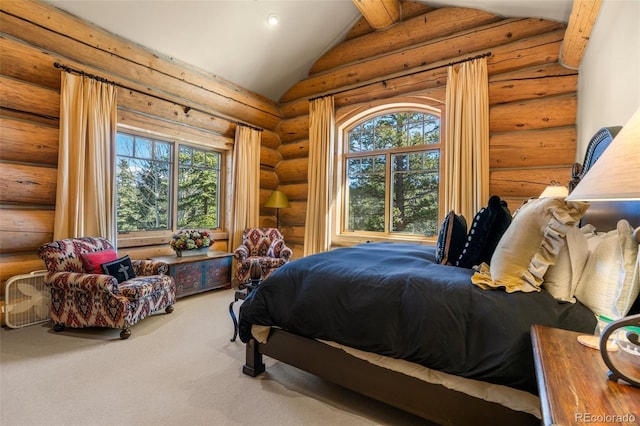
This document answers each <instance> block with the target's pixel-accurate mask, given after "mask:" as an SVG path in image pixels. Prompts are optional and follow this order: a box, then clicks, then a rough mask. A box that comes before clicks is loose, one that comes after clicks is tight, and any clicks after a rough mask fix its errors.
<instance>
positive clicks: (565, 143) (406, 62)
mask: <svg viewBox="0 0 640 426" xmlns="http://www.w3.org/2000/svg"><path fill="white" fill-rule="evenodd" d="M401 6H402V12H403V13H402V16H403V18H402V19H403V20H402V21H401V22H399V23H397V24H395V25H393V26H391V27H390V28H388V29H387V30H385V31H373V30H372V28H371V27H370V26H368V24H367V22H366V21H364V20H363V19H361V20H360V21H359V22H357V23H356V24H355V25H354V27H353V28H352V30H351V31H350V32H349V34H348V35H347V37H346V39H345V41H344V42H343V43H340V44H338V45H337V46H336V47H335V48H333V49H331V50H329V51H328V52H326V54H325V55H323V56H322V57H321V58H319V59H318V61H317V62H316V63H315V64H314V65H313V67H312V68H311V71H310V74H309V76H308V78H306V79H304V80H302V81H300V82H298V83H297V84H295V85H294V86H292V87H291V88H290V89H289V90H288V91H287V92H286V93H285V94H284V95H283V96H282V98H281V100H280V103H279V104H276V103H274V102H272V101H270V100H268V99H266V98H264V97H262V96H260V95H257V94H254V93H251V92H249V91H247V90H245V89H243V88H241V87H238V86H236V85H234V84H232V83H230V82H228V81H225V80H222V79H220V78H219V77H217V76H215V75H211V74H208V73H206V72H204V71H202V70H199V69H196V68H193V67H191V66H189V65H188V64H184V63H181V62H179V61H176V60H174V59H170V58H166V57H161V56H159V55H157V54H156V53H153V52H150V51H148V50H146V49H144V48H142V47H140V46H137V45H135V44H132V43H128V42H127V41H126V40H123V39H121V38H119V37H117V36H114V35H113V34H110V33H108V32H105V31H102V30H101V29H99V28H96V27H95V26H93V25H91V24H89V23H87V22H84V21H81V20H79V19H77V18H75V17H73V16H72V15H69V14H67V13H66V12H64V11H61V10H59V9H57V8H55V7H52V6H49V5H47V4H45V3H41V2H39V1H37V0H4V1H3V2H2V3H0V94H1V96H0V144H1V146H2V149H1V150H0V167H1V173H0V282H1V283H4V281H6V279H8V278H9V277H11V276H13V275H17V274H21V273H25V272H29V271H32V270H36V269H42V268H43V264H42V262H41V261H40V259H39V258H38V256H37V248H38V247H39V245H41V244H42V243H44V242H47V241H50V240H51V238H52V235H53V217H54V208H55V192H56V175H57V146H58V117H59V102H60V94H59V87H60V71H59V70H57V69H56V68H54V66H53V63H54V62H56V61H57V62H60V63H63V64H64V65H68V66H71V67H74V68H78V69H82V70H84V71H86V72H89V73H93V74H97V75H100V76H103V77H105V78H107V79H109V80H111V81H115V82H116V83H118V84H121V85H123V86H125V87H128V88H130V89H133V90H126V89H122V88H120V89H118V104H119V108H118V120H119V122H120V123H122V124H126V125H128V126H133V127H144V126H145V125H149V124H150V123H153V125H155V126H159V127H160V130H161V131H163V132H166V133H167V134H171V135H173V136H175V137H178V138H181V139H186V140H192V141H198V143H205V144H207V143H210V144H212V145H215V146H220V145H226V146H230V145H231V144H232V143H233V136H234V133H235V127H236V123H237V121H241V122H245V123H248V124H251V125H253V126H257V127H261V128H263V129H265V130H264V132H263V133H262V147H261V166H260V178H261V184H260V189H259V190H260V202H261V205H263V204H264V203H265V202H266V199H267V198H268V196H269V194H270V193H271V191H272V190H274V189H276V188H279V189H281V190H283V191H284V192H285V193H286V194H287V196H288V197H289V200H290V202H291V207H290V208H288V209H281V210H280V222H281V228H283V232H284V233H285V236H286V239H287V244H288V245H289V246H290V247H291V248H292V249H293V250H294V257H300V256H302V253H303V244H304V228H305V216H306V207H307V188H308V182H307V169H308V153H309V141H308V125H309V117H308V98H310V97H314V96H318V95H322V94H327V93H331V92H337V91H340V92H341V93H339V94H337V95H336V96H335V104H336V107H337V108H338V112H339V114H349V113H350V112H351V111H355V110H357V109H358V108H362V107H363V105H366V104H368V103H371V102H379V101H381V100H384V99H391V98H398V97H414V98H415V97H420V98H422V99H428V100H430V101H429V102H431V103H432V104H433V103H435V104H438V103H440V104H442V103H443V102H444V96H445V90H444V89H445V86H444V85H445V82H446V67H442V68H437V69H432V68H434V67H436V66H440V65H446V64H447V63H449V62H452V61H455V60H458V59H462V58H466V57H468V56H474V55H476V54H481V53H485V52H487V51H491V52H492V55H491V57H489V59H488V70H489V80H490V83H489V84H490V87H489V97H490V103H491V109H490V129H491V136H490V144H491V148H490V162H491V173H490V179H491V183H490V188H491V192H492V193H495V194H499V195H501V196H503V197H504V198H506V199H507V200H508V201H509V202H510V205H511V206H517V205H518V204H519V203H521V202H522V201H523V200H525V199H526V198H528V197H531V196H537V195H538V194H539V193H540V192H541V191H542V189H543V188H544V187H545V186H546V185H547V184H548V183H549V182H550V181H551V180H557V181H560V182H565V181H568V180H569V176H570V165H571V164H572V162H573V159H574V157H575V144H576V132H575V116H576V83H577V71H575V70H568V69H565V68H563V67H562V66H560V64H559V62H558V55H559V50H560V44H561V43H562V39H563V35H564V28H565V25H564V24H562V23H558V22H553V21H548V20H542V19H525V18H518V19H510V18H505V17H501V16H496V15H493V14H490V13H486V12H482V11H479V10H473V9H466V8H441V9H434V8H431V7H427V6H425V5H421V4H419V3H413V2H408V1H403V2H402V5H401ZM428 69H431V70H430V71H425V70H428ZM416 71H423V72H420V73H415V72H416ZM382 80H386V84H382V83H378V84H373V85H369V86H367V87H361V86H362V84H363V83H367V82H375V81H382ZM160 98H162V99H160ZM185 106H188V107H190V108H191V110H189V111H188V112H185ZM260 220H261V225H264V226H274V225H275V211H274V209H267V208H261V212H260ZM217 244H218V246H217V247H216V248H220V249H230V248H229V247H228V246H227V242H226V241H224V240H222V241H219V242H217ZM231 249H232V248H231ZM121 251H122V252H123V253H128V254H130V255H131V256H132V257H137V258H143V257H149V256H157V255H161V254H167V253H168V247H167V246H166V243H165V242H163V241H160V240H149V241H146V242H145V241H138V242H130V243H129V247H126V248H124V249H123V250H121Z"/></svg>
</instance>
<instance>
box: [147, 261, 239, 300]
mask: <svg viewBox="0 0 640 426" xmlns="http://www.w3.org/2000/svg"><path fill="white" fill-rule="evenodd" d="M232 257H233V254H232V253H227V252H224V251H214V250H210V251H209V252H207V254H203V255H198V256H183V257H178V256H160V257H153V258H151V260H158V261H161V262H164V263H167V264H169V274H170V275H171V276H172V277H173V279H174V280H175V282H176V297H184V296H188V295H191V294H196V293H200V292H203V291H207V290H213V289H215V288H221V287H224V288H231V258H232Z"/></svg>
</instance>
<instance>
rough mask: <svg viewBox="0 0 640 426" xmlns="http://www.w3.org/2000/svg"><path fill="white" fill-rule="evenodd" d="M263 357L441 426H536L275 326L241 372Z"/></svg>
mask: <svg viewBox="0 0 640 426" xmlns="http://www.w3.org/2000/svg"><path fill="white" fill-rule="evenodd" d="M619 130H620V127H609V128H603V129H601V130H600V131H598V132H597V133H596V135H594V137H593V138H592V139H591V141H590V143H589V145H588V147H587V152H586V155H585V161H584V162H583V163H582V164H584V167H583V166H582V165H581V164H579V163H576V164H575V165H574V167H573V173H572V175H573V176H572V181H571V183H570V185H569V186H570V188H571V189H573V188H574V187H575V185H577V184H578V182H579V181H580V179H581V178H582V177H583V176H584V174H585V173H586V171H587V170H588V169H589V168H590V167H591V166H592V165H593V163H594V162H595V161H596V160H597V158H598V157H599V155H600V153H601V152H602V151H603V150H604V148H606V146H608V144H609V143H610V142H611V141H612V140H613V138H614V137H615V135H616V134H617V133H618V131H619ZM631 203H634V204H631ZM639 210H640V209H638V203H637V202H610V203H603V204H599V205H597V206H596V207H595V208H594V205H592V206H591V207H590V208H589V210H588V211H587V215H588V216H587V215H585V219H586V220H585V221H584V223H591V224H594V225H596V223H594V222H597V225H596V227H597V229H598V230H599V231H608V230H611V229H615V227H616V223H617V221H618V220H619V219H621V218H625V219H627V220H629V222H630V223H631V225H632V226H638V225H640V212H639ZM263 355H267V356H269V357H271V358H274V359H277V360H279V361H281V362H284V363H286V364H289V365H292V366H294V367H297V368H299V369H301V370H304V371H306V372H309V373H311V374H314V375H316V376H318V377H321V378H323V379H325V380H328V381H330V382H333V383H335V384H338V385H341V386H343V387H346V388H348V389H351V390H353V391H355V392H358V393H361V394H363V395H367V396H369V397H371V398H374V399H376V400H379V401H382V402H384V403H387V404H389V405H392V406H394V407H396V408H399V409H401V410H404V411H407V412H410V413H413V414H415V415H417V416H420V417H422V418H424V419H427V420H430V421H433V422H436V423H439V424H455V425H467V424H468V425H477V424H501V425H507V424H509V425H539V424H540V422H541V421H540V419H538V418H536V417H535V416H534V415H532V414H529V413H525V412H521V411H516V410H512V409H510V408H508V407H505V406H503V405H501V404H498V403H494V402H490V401H486V400H483V399H480V398H476V397H473V396H470V395H467V394H465V393H463V392H459V391H456V390H452V389H449V388H447V387H445V386H443V385H438V384H433V383H428V382H425V381H422V380H419V379H416V378H414V377H411V376H408V375H405V374H402V373H399V372H396V371H393V370H389V369H387V368H384V367H379V366H376V365H374V364H371V363H369V362H368V361H365V360H362V359H360V358H357V357H355V356H352V355H350V354H348V353H347V352H345V351H343V350H341V349H338V348H334V347H332V346H329V345H327V344H324V343H322V342H319V341H316V340H314V339H309V338H306V337H302V336H299V335H296V334H293V333H289V332H287V331H283V330H281V329H277V328H272V329H271V332H270V334H269V338H268V339H267V343H264V344H261V343H258V342H257V341H255V340H254V339H252V340H250V341H249V342H248V343H247V345H246V364H245V365H244V367H243V372H244V373H245V374H247V375H249V376H254V377H255V376H257V375H258V374H260V373H262V372H264V371H265V364H264V362H263V359H262V357H263Z"/></svg>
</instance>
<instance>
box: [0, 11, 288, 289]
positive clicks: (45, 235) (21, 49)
mask: <svg viewBox="0 0 640 426" xmlns="http://www.w3.org/2000/svg"><path fill="white" fill-rule="evenodd" d="M54 62H60V63H62V64H64V65H67V66H70V67H72V68H76V69H79V70H82V71H84V72H87V73H92V74H96V75H99V76H101V77H104V78H106V79H108V80H110V81H114V82H116V83H117V84H119V85H120V86H124V87H118V89H117V90H118V123H119V124H120V125H122V126H124V128H125V129H131V128H133V129H150V128H152V129H153V130H154V132H155V133H154V134H157V135H159V136H163V137H169V138H175V139H178V140H181V141H186V142H188V143H194V144H197V145H200V146H210V147H215V148H221V149H231V148H232V147H233V143H234V135H235V129H236V126H237V123H238V122H243V123H248V124H250V125H253V126H256V127H262V128H264V129H265V130H264V131H263V133H262V141H263V146H264V154H263V155H262V157H263V171H262V172H261V175H262V177H263V179H262V180H263V184H264V185H265V188H266V189H268V190H272V189H274V188H276V187H277V185H278V183H279V181H278V176H277V175H276V173H275V171H274V169H275V166H276V165H277V164H278V163H279V162H280V159H281V154H280V152H279V151H278V150H277V148H278V146H279V145H280V139H279V136H278V134H277V133H276V132H275V131H274V130H275V128H276V127H277V125H278V124H279V123H280V121H281V118H282V113H281V111H280V109H279V107H278V105H276V103H274V102H273V101H271V100H269V99H266V98H264V97H262V96H260V95H257V94H255V93H252V92H250V91H248V90H246V89H244V88H242V87H239V86H236V85H234V84H232V83H230V82H229V81H226V80H223V79H221V78H218V77H217V76H214V75H212V74H209V73H207V72H204V71H202V70H199V69H197V68H194V67H192V66H190V65H187V64H184V63H181V62H179V61H176V60H173V59H171V58H167V57H163V56H161V55H157V54H156V53H155V52H151V51H149V50H146V49H144V48H142V47H141V46H138V45H134V44H131V43H129V42H127V41H125V40H124V39H121V38H119V37H117V36H115V35H113V34H110V33H107V32H105V31H103V30H101V29H99V28H97V27H95V26H93V25H92V24H90V23H88V22H84V21H82V20H79V19H77V18H75V17H73V16H72V15H69V14H67V13H66V12H64V11H62V10H60V9H57V8H55V7H52V6H49V5H47V4H46V3H44V2H40V1H37V0H20V1H15V0H6V1H3V2H2V3H0V109H1V110H0V146H1V149H0V168H1V169H0V215H1V219H0V231H1V233H0V270H1V271H2V272H1V277H0V280H1V281H2V282H4V281H5V280H6V279H7V278H8V277H10V276H12V275H17V274H21V273H26V272H30V271H32V270H35V269H43V268H44V264H43V263H42V261H41V260H40V259H39V258H38V255H37V249H38V247H39V246H40V245H41V244H43V243H45V242H47V241H50V240H51V239H52V238H53V227H54V225H53V223H54V216H55V213H54V209H55V195H56V183H57V173H58V169H57V168H56V166H57V158H58V127H59V114H60V112H59V108H60V92H59V91H60V75H61V72H63V71H61V70H60V69H57V68H55V67H54ZM185 106H188V107H190V109H185ZM227 157H228V160H229V162H230V159H231V155H227ZM264 168H266V169H264ZM227 214H228V213H227ZM216 244H217V245H219V246H220V247H223V246H224V248H223V249H226V244H227V243H226V241H224V240H220V241H216ZM121 246H122V247H125V248H126V250H127V252H130V253H132V254H135V255H136V257H137V256H141V257H137V258H145V257H149V256H159V255H163V254H170V249H169V248H168V246H167V244H166V241H164V240H163V239H162V238H160V239H157V238H156V239H155V240H154V239H137V240H136V239H130V240H127V241H126V242H125V243H123V244H122V245H121ZM145 246H146V247H145Z"/></svg>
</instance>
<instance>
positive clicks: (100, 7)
mask: <svg viewBox="0 0 640 426" xmlns="http://www.w3.org/2000/svg"><path fill="white" fill-rule="evenodd" d="M46 1H47V2H48V3H50V4H52V5H54V6H56V7H59V8H61V9H64V10H66V11H68V12H69V13H71V14H73V15H76V16H78V17H80V18H83V19H84V20H86V21H89V22H92V23H93V24H95V25H97V26H99V27H101V28H103V29H105V30H107V31H109V32H111V33H113V34H117V35H119V36H120V37H123V38H125V39H128V40H130V41H133V42H135V43H137V44H140V45H142V46H145V47H147V48H149V49H151V50H153V51H155V52H156V53H159V54H161V55H163V56H168V57H171V58H175V59H178V60H180V61H183V62H186V63H189V64H191V65H195V66H197V67H198V68H202V69H204V70H206V71H209V72H210V73H212V74H215V75H217V76H218V77H221V78H224V79H225V80H228V81H231V82H233V83H235V84H237V85H239V86H241V87H243V88H245V89H249V90H251V91H253V92H256V93H259V94H261V95H263V96H266V97H267V98H270V99H272V100H274V101H278V99H279V98H280V97H281V96H282V94H283V93H284V92H286V91H287V90H288V89H289V88H290V87H291V86H293V85H294V84H295V83H297V82H298V81H300V80H302V79H304V78H305V77H306V76H307V74H308V70H309V68H311V65H313V63H314V62H315V61H316V60H317V59H318V58H319V57H320V56H322V54H323V53H325V52H326V51H327V50H328V49H330V48H331V47H333V46H334V45H336V44H338V43H339V42H340V41H342V40H343V39H344V37H345V35H346V34H347V32H348V31H349V30H350V29H351V27H352V26H353V24H354V23H355V22H356V21H357V20H358V18H359V17H360V12H359V11H358V9H357V8H356V7H355V5H354V4H353V1H352V0H116V1H113V0H46ZM422 2H423V3H427V4H429V5H433V6H436V7H439V6H451V5H456V6H464V7H475V8H478V9H484V10H487V11H490V12H493V13H497V14H500V15H503V16H527V17H541V18H547V19H553V20H558V21H565V22H566V21H567V20H568V18H569V14H570V12H571V5H572V3H573V0H483V1H478V0H439V1H422ZM272 13H275V14H277V15H278V16H279V17H280V23H279V25H278V26H276V27H274V28H272V27H269V26H268V25H267V23H266V19H267V16H268V15H269V14H272Z"/></svg>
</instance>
